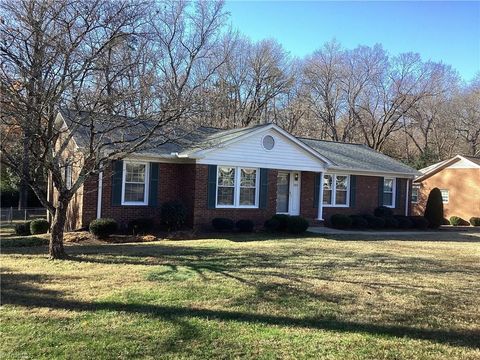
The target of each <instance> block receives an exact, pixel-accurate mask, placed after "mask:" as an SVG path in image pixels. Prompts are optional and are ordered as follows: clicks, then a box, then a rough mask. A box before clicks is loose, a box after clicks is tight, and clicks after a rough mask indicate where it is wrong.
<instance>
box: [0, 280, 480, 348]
mask: <svg viewBox="0 0 480 360" xmlns="http://www.w3.org/2000/svg"><path fill="white" fill-rule="evenodd" d="M2 281H3V284H2V285H3V286H2V289H1V290H2V304H11V305H19V306H25V307H41V308H49V309H61V310H71V311H91V312H93V311H114V312H126V313H131V314H143V315H149V316H151V317H155V318H159V319H163V320H166V321H172V322H175V323H178V324H179V325H181V326H184V325H186V324H188V322H185V321H186V320H188V318H197V319H208V320H212V319H216V320H219V321H236V322H243V323H256V324H263V325H278V326H289V327H298V328H310V329H319V330H332V331H342V332H358V333H366V334H372V335H386V336H393V337H407V338H410V339H420V340H430V341H434V342H438V343H446V344H450V345H454V346H463V347H469V348H480V343H479V341H478V339H479V338H480V331H477V330H475V331H464V332H462V331H454V330H443V329H422V328H417V327H411V326H396V325H381V324H371V323H362V322H354V321H343V320H337V319H335V318H333V319H332V318H323V317H320V316H319V317H303V318H295V317H289V316H277V315H267V314H255V313H247V312H235V311H227V310H209V309H198V308H189V307H180V306H161V305H151V304H139V303H121V302H114V301H105V302H95V303H92V302H82V301H75V300H67V299H63V298H60V297H59V295H60V294H59V293H56V292H52V291H44V290H42V289H38V288H36V287H35V286H31V285H26V284H24V283H25V282H27V281H28V282H30V281H38V279H37V278H36V276H35V275H18V274H12V273H10V274H4V275H3V278H2ZM182 324H183V325H182ZM192 330H194V329H186V331H187V332H191V331H192Z"/></svg>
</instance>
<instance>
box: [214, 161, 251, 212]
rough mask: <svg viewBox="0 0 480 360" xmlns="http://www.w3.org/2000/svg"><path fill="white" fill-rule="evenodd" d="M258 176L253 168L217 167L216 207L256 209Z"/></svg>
mask: <svg viewBox="0 0 480 360" xmlns="http://www.w3.org/2000/svg"><path fill="white" fill-rule="evenodd" d="M258 175H259V171H258V169H255V168H241V167H234V166H219V167H218V170H217V207H246V208H253V207H258V185H259V179H258V177H259V176H258Z"/></svg>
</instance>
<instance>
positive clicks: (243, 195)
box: [240, 188, 255, 205]
mask: <svg viewBox="0 0 480 360" xmlns="http://www.w3.org/2000/svg"><path fill="white" fill-rule="evenodd" d="M240 205H255V188H241V189H240Z"/></svg>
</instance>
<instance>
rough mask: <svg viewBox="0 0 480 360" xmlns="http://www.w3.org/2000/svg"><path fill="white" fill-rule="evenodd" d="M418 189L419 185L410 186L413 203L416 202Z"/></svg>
mask: <svg viewBox="0 0 480 360" xmlns="http://www.w3.org/2000/svg"><path fill="white" fill-rule="evenodd" d="M419 191H420V187H418V186H413V187H412V203H414V204H418V199H419V197H418V196H419V195H418V194H419Z"/></svg>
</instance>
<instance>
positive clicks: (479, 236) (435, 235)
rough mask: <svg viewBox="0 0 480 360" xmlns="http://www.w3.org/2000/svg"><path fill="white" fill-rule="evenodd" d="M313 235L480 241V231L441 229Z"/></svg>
mask: <svg viewBox="0 0 480 360" xmlns="http://www.w3.org/2000/svg"><path fill="white" fill-rule="evenodd" d="M312 237H320V238H323V239H326V240H335V241H409V242H429V241H431V242H464V243H478V242H480V232H478V231H472V232H454V231H445V230H439V231H436V232H427V233H422V232H421V231H420V232H419V234H416V235H412V234H405V233H402V232H401V231H399V232H398V233H395V234H382V233H381V232H379V233H376V232H372V231H358V233H356V234H342V233H339V234H314V235H312Z"/></svg>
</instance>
